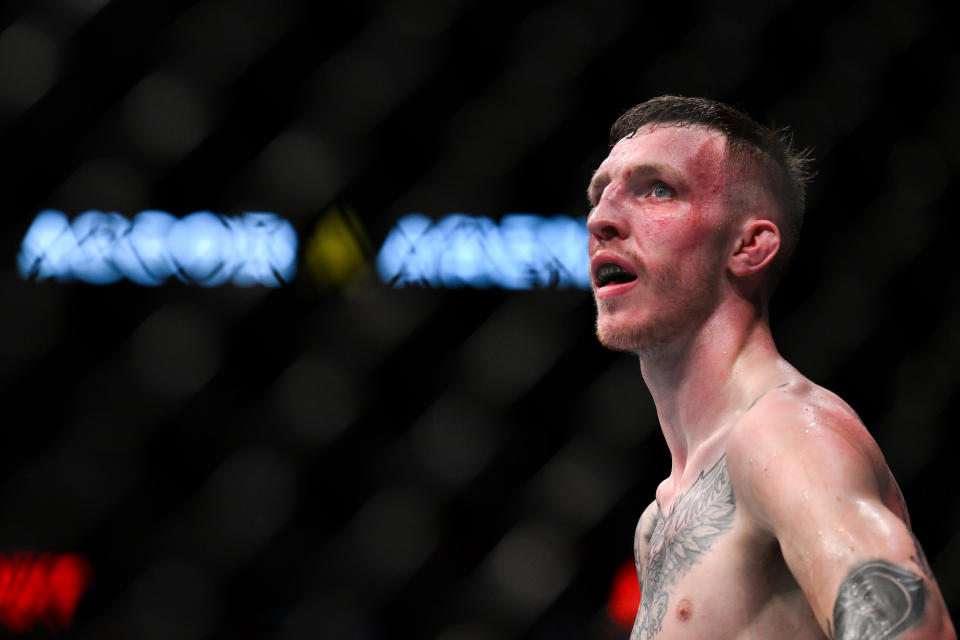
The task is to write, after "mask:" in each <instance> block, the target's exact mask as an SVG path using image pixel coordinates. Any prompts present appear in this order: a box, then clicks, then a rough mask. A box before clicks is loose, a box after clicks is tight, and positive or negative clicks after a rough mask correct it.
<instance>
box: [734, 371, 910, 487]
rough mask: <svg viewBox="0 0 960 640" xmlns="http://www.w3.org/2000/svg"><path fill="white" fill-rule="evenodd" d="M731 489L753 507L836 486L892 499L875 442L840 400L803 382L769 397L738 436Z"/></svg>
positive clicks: (741, 424) (737, 429) (743, 420)
mask: <svg viewBox="0 0 960 640" xmlns="http://www.w3.org/2000/svg"><path fill="white" fill-rule="evenodd" d="M727 466H728V469H729V472H730V478H731V482H732V483H733V485H734V489H735V491H736V492H737V494H738V498H743V499H744V501H745V502H746V503H747V505H748V506H749V504H750V502H751V501H753V500H754V499H756V498H760V497H762V496H760V495H758V494H760V493H762V494H767V497H772V496H775V495H779V496H789V495H790V493H791V492H792V491H793V489H795V488H796V487H806V488H811V489H816V488H817V487H821V486H825V485H826V484H829V483H830V482H832V481H833V480H835V479H837V478H842V479H843V486H844V487H846V488H847V489H851V488H852V489H855V490H858V491H862V492H863V493H865V494H870V495H885V494H886V493H887V492H888V490H889V488H890V487H889V485H890V483H891V482H892V476H891V475H890V473H889V470H888V468H887V466H886V462H885V461H884V458H883V454H882V453H881V451H880V448H879V446H878V445H877V443H876V441H875V440H874V438H873V436H871V435H870V432H869V431H868V430H867V428H866V427H865V426H864V424H863V422H862V421H861V420H860V418H859V417H858V416H857V414H856V412H855V411H854V410H853V409H852V408H851V407H850V406H849V405H848V404H847V403H846V402H844V401H843V400H842V399H841V398H840V397H839V396H837V395H836V394H834V393H832V392H831V391H828V390H827V389H824V388H823V387H820V386H818V385H816V384H813V383H812V382H810V381H809V380H806V379H799V380H797V381H795V382H791V383H789V384H786V385H781V386H779V387H776V388H774V389H771V390H769V391H768V392H767V393H765V394H764V395H763V396H761V397H760V398H759V399H758V400H757V401H756V402H755V403H754V404H753V405H752V406H751V408H750V409H749V410H748V411H746V412H745V413H744V414H743V415H742V416H741V417H740V419H739V420H738V422H737V424H736V425H735V426H734V427H733V428H732V429H731V432H730V435H729V437H728V440H727Z"/></svg>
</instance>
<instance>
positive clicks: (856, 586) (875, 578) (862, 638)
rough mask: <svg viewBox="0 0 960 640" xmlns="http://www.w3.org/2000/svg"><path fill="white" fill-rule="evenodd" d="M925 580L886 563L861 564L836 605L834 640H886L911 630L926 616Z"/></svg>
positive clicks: (842, 586) (842, 587) (846, 581)
mask: <svg viewBox="0 0 960 640" xmlns="http://www.w3.org/2000/svg"><path fill="white" fill-rule="evenodd" d="M926 601H927V587H926V585H925V584H924V582H923V578H921V577H920V576H918V575H917V574H915V573H912V572H910V571H908V570H906V569H904V568H903V567H901V566H898V565H895V564H893V563H890V562H887V561H886V560H869V561H867V562H863V563H861V564H858V565H857V566H855V567H854V568H853V569H851V570H850V573H848V574H847V577H846V578H844V580H843V582H842V583H840V589H839V590H838V592H837V601H836V603H835V604H834V605H833V626H834V628H833V629H831V631H832V632H835V635H834V633H831V634H830V637H831V639H832V640H884V639H885V638H894V637H896V636H897V634H899V633H900V632H901V631H905V630H906V629H909V628H910V627H911V626H913V624H914V623H915V622H916V621H917V620H919V619H920V617H921V616H922V615H923V609H924V606H925V605H926Z"/></svg>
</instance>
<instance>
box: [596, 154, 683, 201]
mask: <svg viewBox="0 0 960 640" xmlns="http://www.w3.org/2000/svg"><path fill="white" fill-rule="evenodd" d="M627 171H629V172H630V173H631V175H634V176H643V177H649V176H653V175H663V176H667V177H668V179H669V180H670V181H671V182H682V180H683V178H682V176H681V175H680V173H679V172H677V171H676V170H675V169H673V168H671V167H669V166H668V165H665V164H661V163H659V162H647V163H644V164H638V165H634V166H632V167H630V168H629V169H627ZM608 184H610V176H609V174H608V173H607V172H605V171H601V170H600V169H597V170H596V171H594V172H593V177H592V178H591V179H590V184H589V185H587V200H589V201H590V204H591V205H596V203H597V202H599V201H600V196H601V194H602V193H603V189H605V188H606V186H607V185H608ZM598 191H599V193H598ZM594 195H596V197H594Z"/></svg>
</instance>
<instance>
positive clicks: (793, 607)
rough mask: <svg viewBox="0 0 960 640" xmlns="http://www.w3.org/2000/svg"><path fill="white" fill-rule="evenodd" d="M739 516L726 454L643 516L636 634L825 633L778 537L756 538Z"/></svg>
mask: <svg viewBox="0 0 960 640" xmlns="http://www.w3.org/2000/svg"><path fill="white" fill-rule="evenodd" d="M740 515H741V514H738V512H737V504H736V499H735V495H734V490H733V487H732V486H731V484H730V479H729V475H728V473H727V467H726V463H725V457H721V458H720V460H719V461H718V462H717V463H716V464H714V466H713V467H711V468H710V469H707V470H704V471H702V472H701V473H700V474H699V476H698V478H697V479H696V481H695V482H694V483H693V484H692V485H691V486H690V488H689V489H687V490H686V491H684V492H682V493H680V494H679V495H678V496H677V497H676V499H675V500H674V502H673V504H672V505H671V506H670V507H669V508H668V509H667V510H666V512H665V513H664V512H660V511H659V509H657V510H655V511H654V512H653V514H651V517H649V518H648V521H647V522H643V521H641V523H640V525H639V526H638V530H637V536H638V538H642V539H640V540H638V543H637V555H638V557H637V560H638V569H639V570H640V573H641V574H642V576H643V580H642V584H641V593H642V597H641V601H640V608H639V610H638V612H637V618H636V622H635V623H634V627H633V631H632V633H631V636H630V637H631V640H650V639H651V638H658V639H659V640H667V639H669V638H707V637H709V638H740V639H746V638H753V637H758V638H764V637H765V638H770V637H790V638H822V637H823V635H822V634H821V633H820V631H819V628H818V627H817V625H816V622H815V621H814V620H813V617H812V613H810V612H809V605H807V603H806V600H805V598H804V597H803V594H802V592H800V590H799V588H798V587H797V585H796V583H795V582H794V581H793V578H792V576H791V575H790V574H789V571H788V570H787V569H786V566H785V564H784V563H783V561H782V557H781V556H780V554H779V548H778V547H777V545H776V544H775V541H774V540H772V539H771V540H770V543H769V544H765V545H760V544H757V543H756V538H755V536H753V535H751V531H749V530H748V528H749V524H748V523H747V522H746V521H745V519H744V518H743V517H739V516H740Z"/></svg>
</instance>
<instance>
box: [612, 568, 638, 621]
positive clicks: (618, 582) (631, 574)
mask: <svg viewBox="0 0 960 640" xmlns="http://www.w3.org/2000/svg"><path fill="white" fill-rule="evenodd" d="M638 608H640V582H639V580H637V570H636V569H635V568H634V565H633V560H626V561H624V563H623V564H621V565H620V568H619V569H617V573H616V574H615V575H614V576H613V584H612V585H611V586H610V597H609V599H608V600H607V613H608V614H610V617H611V618H613V620H614V622H616V623H617V624H619V625H621V626H623V627H626V628H627V629H629V628H630V627H632V626H633V621H634V619H635V618H636V617H637V609H638Z"/></svg>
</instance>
